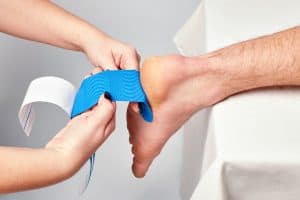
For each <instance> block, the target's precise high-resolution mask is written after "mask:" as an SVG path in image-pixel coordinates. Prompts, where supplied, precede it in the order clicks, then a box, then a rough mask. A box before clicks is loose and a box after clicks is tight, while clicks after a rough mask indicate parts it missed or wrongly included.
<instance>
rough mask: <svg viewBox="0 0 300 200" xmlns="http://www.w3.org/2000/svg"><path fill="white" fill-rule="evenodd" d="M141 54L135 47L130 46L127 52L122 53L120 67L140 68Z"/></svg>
mask: <svg viewBox="0 0 300 200" xmlns="http://www.w3.org/2000/svg"><path fill="white" fill-rule="evenodd" d="M139 65H140V55H139V54H138V53H137V51H136V49H135V48H129V49H127V50H126V53H124V55H122V57H121V62H120V68H121V69H135V70H139Z"/></svg>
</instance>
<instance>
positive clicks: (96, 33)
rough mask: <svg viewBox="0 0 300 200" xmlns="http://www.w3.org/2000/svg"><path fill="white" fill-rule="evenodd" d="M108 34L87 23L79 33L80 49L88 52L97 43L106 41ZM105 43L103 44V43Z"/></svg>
mask: <svg viewBox="0 0 300 200" xmlns="http://www.w3.org/2000/svg"><path fill="white" fill-rule="evenodd" d="M107 38H108V36H107V35H106V34H105V33H103V32H101V31H100V30H99V29H97V28H95V27H93V26H92V25H89V24H88V25H87V26H86V27H85V28H82V29H81V32H80V34H79V39H78V41H79V47H80V51H81V52H83V53H85V54H88V52H89V49H90V48H91V47H92V46H94V45H95V44H97V43H104V41H105V40H107ZM102 45H103V44H102Z"/></svg>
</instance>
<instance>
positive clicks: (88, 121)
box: [45, 68, 116, 176]
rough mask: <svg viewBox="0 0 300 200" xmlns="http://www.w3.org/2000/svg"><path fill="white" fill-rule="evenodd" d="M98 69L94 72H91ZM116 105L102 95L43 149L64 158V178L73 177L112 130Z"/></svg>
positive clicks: (97, 69)
mask: <svg viewBox="0 0 300 200" xmlns="http://www.w3.org/2000/svg"><path fill="white" fill-rule="evenodd" d="M97 71H99V68H96V69H95V70H94V73H95V72H97ZM115 111H116V105H115V103H113V102H110V101H109V100H107V99H106V98H105V97H104V96H103V95H102V96H101V97H100V99H99V102H98V104H97V105H96V106H94V107H93V108H92V109H91V110H89V111H87V112H85V113H83V114H81V115H79V116H77V117H75V118H73V119H72V120H70V121H69V123H68V124H67V125H66V127H64V128H63V129H62V130H61V131H60V132H59V133H58V134H57V135H56V136H55V137H54V138H53V139H52V140H51V141H50V142H49V143H48V144H47V145H46V147H45V148H46V149H47V150H51V151H54V152H56V153H57V155H58V156H60V158H63V162H62V164H64V165H62V166H63V167H64V168H65V170H64V171H65V172H66V174H67V176H71V175H73V174H74V173H75V172H76V171H77V170H79V169H80V167H81V166H82V165H83V164H84V163H85V162H86V161H87V159H88V158H89V157H90V156H91V155H92V154H93V153H94V152H95V151H96V150H97V148H98V147H99V146H100V145H101V144H102V143H103V142H104V141H105V140H106V139H107V138H108V136H109V135H110V134H111V133H112V131H113V130H114V128H115Z"/></svg>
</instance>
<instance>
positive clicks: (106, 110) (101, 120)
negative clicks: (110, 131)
mask: <svg viewBox="0 0 300 200" xmlns="http://www.w3.org/2000/svg"><path fill="white" fill-rule="evenodd" d="M115 111H116V106H115V104H114V103H112V102H111V101H110V100H108V99H106V98H105V97H104V95H102V96H101V97H100V98H99V101H98V104H97V106H95V107H94V108H93V109H92V113H91V115H90V117H89V119H91V124H92V125H93V126H94V127H95V128H99V127H103V128H105V127H106V125H107V124H108V123H109V122H110V121H111V119H112V118H113V116H114V113H115Z"/></svg>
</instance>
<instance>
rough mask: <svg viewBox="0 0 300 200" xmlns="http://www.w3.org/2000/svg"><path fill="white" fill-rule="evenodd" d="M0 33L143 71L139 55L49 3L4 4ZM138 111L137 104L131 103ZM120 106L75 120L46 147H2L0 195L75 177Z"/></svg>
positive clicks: (102, 105) (102, 106)
mask: <svg viewBox="0 0 300 200" xmlns="http://www.w3.org/2000/svg"><path fill="white" fill-rule="evenodd" d="M0 31H1V32H3V33H7V34H11V35H14V36H17V37H20V38H23V39H28V40H33V41H37V42H42V43H46V44H50V45H54V46H57V47H61V48H65V49H69V50H74V51H80V52H82V53H84V54H85V55H86V56H87V57H88V59H89V61H90V62H91V63H92V64H93V65H94V66H95V67H97V68H95V70H94V73H95V72H99V71H101V70H102V69H138V67H137V66H139V55H138V54H137V52H136V50H135V49H134V48H132V47H131V46H129V45H127V44H125V43H122V42H119V41H117V40H114V39H112V38H110V37H109V36H108V35H106V34H105V33H103V32H102V31H100V30H99V29H97V28H96V27H94V26H93V25H91V24H89V23H88V22H86V21H84V20H83V19H80V18H79V17H77V16H75V15H73V14H71V13H69V12H67V11H66V10H64V9H62V8H60V7H58V6H57V5H55V4H54V3H52V2H50V1H47V0H26V1H20V0H9V1H7V0H0ZM130 107H131V109H133V110H136V104H131V106H130ZM115 109H116V108H115V104H114V103H111V102H110V101H108V100H107V99H105V98H103V97H101V98H100V100H99V103H98V105H97V106H95V107H94V108H93V109H91V110H90V111H88V112H86V113H84V114H82V115H80V116H78V117H75V118H74V119H72V120H71V121H70V122H69V123H68V124H67V125H66V127H65V128H63V129H62V130H61V131H60V132H59V133H58V134H57V135H56V136H55V137H54V138H53V139H52V140H51V141H50V142H49V143H48V144H47V145H46V146H45V147H44V148H41V149H31V148H17V147H0V163H1V165H0V193H9V192H16V191H21V190H27V189H33V188H38V187H43V186H47V185H50V184H54V183H57V182H59V181H62V180H64V179H66V178H68V177H70V176H72V175H73V174H74V173H75V172H76V171H77V170H78V169H79V168H80V167H81V166H82V165H83V164H84V163H85V162H86V160H87V159H88V158H89V157H90V156H91V154H92V153H93V152H95V151H96V149H97V148H98V147H99V146H100V145H101V144H102V143H103V142H104V141H105V140H106V138H107V137H108V136H109V135H110V133H111V132H112V131H113V130H114V126H115V117H114V115H115Z"/></svg>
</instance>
